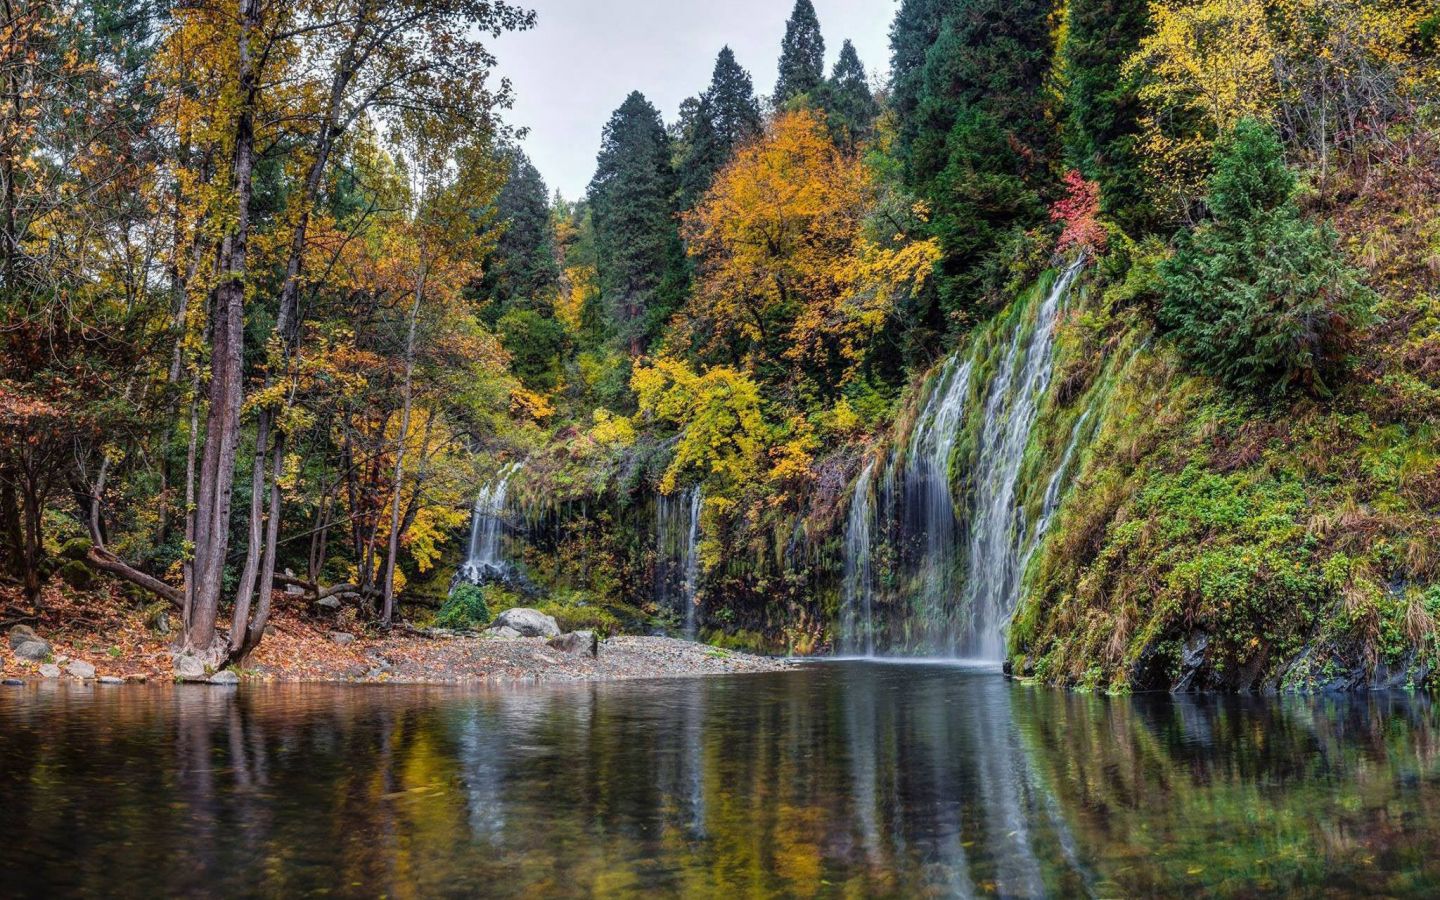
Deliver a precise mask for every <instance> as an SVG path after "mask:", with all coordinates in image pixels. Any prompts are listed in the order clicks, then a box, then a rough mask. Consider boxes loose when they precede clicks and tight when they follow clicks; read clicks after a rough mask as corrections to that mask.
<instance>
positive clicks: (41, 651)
mask: <svg viewBox="0 0 1440 900" xmlns="http://www.w3.org/2000/svg"><path fill="white" fill-rule="evenodd" d="M15 658H16V659H27V660H29V661H30V662H44V661H45V660H47V659H49V658H50V645H49V644H47V643H45V642H44V641H42V640H40V639H39V638H36V639H35V640H33V641H26V642H25V643H23V644H21V645H19V646H18V647H16V648H15Z"/></svg>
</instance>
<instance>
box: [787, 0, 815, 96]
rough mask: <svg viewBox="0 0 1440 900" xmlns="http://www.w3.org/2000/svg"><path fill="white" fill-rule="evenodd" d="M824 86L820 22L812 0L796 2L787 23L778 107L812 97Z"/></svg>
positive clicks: (798, 0) (797, 0)
mask: <svg viewBox="0 0 1440 900" xmlns="http://www.w3.org/2000/svg"><path fill="white" fill-rule="evenodd" d="M824 82H825V38H823V37H822V36H821V35H820V19H819V18H818V17H817V16H816V15H815V5H814V4H813V3H811V2H810V0H795V9H794V11H793V12H791V13H790V20H789V21H788V22H786V23H785V40H784V41H783V42H782V43H781V45H780V79H779V80H778V81H777V82H776V83H775V105H776V106H784V105H785V104H786V103H788V102H790V101H791V100H793V99H795V98H796V97H799V96H801V95H803V94H809V93H811V92H813V91H814V90H815V89H816V88H818V87H820V86H821V85H822V84H824Z"/></svg>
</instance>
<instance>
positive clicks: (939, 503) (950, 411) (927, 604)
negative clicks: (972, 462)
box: [903, 356, 974, 645]
mask: <svg viewBox="0 0 1440 900" xmlns="http://www.w3.org/2000/svg"><path fill="white" fill-rule="evenodd" d="M973 369H974V360H972V359H966V360H965V361H964V362H963V363H962V362H960V361H959V359H958V357H955V356H952V357H950V359H948V360H947V361H946V362H945V365H944V367H943V368H942V369H941V372H940V377H939V378H938V379H937V380H936V382H935V387H934V389H933V390H931V392H930V399H929V400H928V401H927V402H926V404H925V407H924V409H923V410H922V411H921V413H920V418H919V419H917V420H916V422H915V430H914V431H913V432H912V433H911V435H910V447H909V453H908V454H907V458H906V463H907V465H906V468H905V473H904V492H905V493H904V516H905V520H904V522H903V527H904V533H905V534H908V535H919V536H920V541H919V547H917V548H913V550H914V552H918V553H919V556H918V558H916V559H915V569H916V572H917V574H918V576H919V585H918V590H919V608H920V611H921V619H920V621H919V623H918V625H919V631H920V632H921V639H922V640H923V641H925V642H927V643H929V644H931V645H939V644H942V643H949V642H950V641H949V638H948V636H949V634H950V613H951V609H950V607H951V605H952V604H951V602H950V600H951V598H952V597H953V596H954V593H955V584H954V582H955V569H956V563H957V560H956V549H957V546H958V542H957V541H956V532H957V530H958V529H957V525H958V524H959V523H958V522H957V521H956V518H955V498H954V496H953V495H952V494H951V491H950V455H951V452H952V451H953V450H954V449H955V439H956V438H957V437H958V436H959V433H960V427H961V425H962V424H964V419H965V400H966V398H967V397H968V396H969V394H970V376H971V372H972V371H973Z"/></svg>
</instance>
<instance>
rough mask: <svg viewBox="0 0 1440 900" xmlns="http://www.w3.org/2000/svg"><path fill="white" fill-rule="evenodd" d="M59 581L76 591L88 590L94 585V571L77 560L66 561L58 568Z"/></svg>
mask: <svg viewBox="0 0 1440 900" xmlns="http://www.w3.org/2000/svg"><path fill="white" fill-rule="evenodd" d="M60 579H61V580H62V581H64V582H65V583H66V584H68V585H70V586H71V587H72V588H74V589H75V590H77V591H84V590H89V589H90V588H91V587H93V586H94V584H95V570H94V569H92V568H90V566H88V565H87V564H85V563H83V562H81V561H80V560H78V559H72V560H67V561H66V562H65V564H64V565H62V566H61V567H60Z"/></svg>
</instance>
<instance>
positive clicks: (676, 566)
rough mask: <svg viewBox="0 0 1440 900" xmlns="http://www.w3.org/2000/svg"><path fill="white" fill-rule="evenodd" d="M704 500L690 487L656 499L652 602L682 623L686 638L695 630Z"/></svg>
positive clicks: (698, 489) (696, 627) (698, 491)
mask: <svg viewBox="0 0 1440 900" xmlns="http://www.w3.org/2000/svg"><path fill="white" fill-rule="evenodd" d="M704 502H705V498H704V495H702V494H701V492H700V488H698V487H693V488H690V489H689V490H687V491H684V492H683V493H679V494H675V495H669V496H667V495H665V494H661V495H660V496H658V497H657V498H656V499H655V600H656V602H657V603H658V604H659V605H660V607H661V608H662V609H669V610H671V611H672V612H674V613H675V614H676V616H677V617H678V618H679V619H680V621H682V622H683V623H684V629H685V636H686V637H689V638H694V637H695V635H696V633H697V630H698V622H697V616H696V613H697V610H696V606H695V601H696V598H697V597H698V595H699V590H700V554H699V552H698V549H697V548H698V546H699V543H700V509H701V507H702V506H703V505H704Z"/></svg>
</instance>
